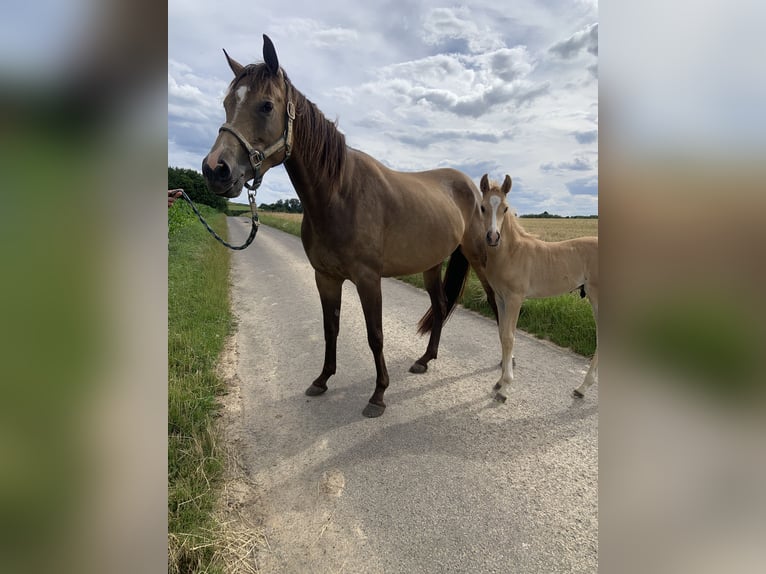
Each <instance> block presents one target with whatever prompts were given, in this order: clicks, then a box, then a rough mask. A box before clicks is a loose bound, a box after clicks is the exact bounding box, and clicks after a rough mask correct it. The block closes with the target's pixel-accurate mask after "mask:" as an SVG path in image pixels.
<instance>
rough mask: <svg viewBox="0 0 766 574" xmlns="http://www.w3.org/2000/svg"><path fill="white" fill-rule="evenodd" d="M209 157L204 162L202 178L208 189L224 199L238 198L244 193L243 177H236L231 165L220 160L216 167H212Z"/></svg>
mask: <svg viewBox="0 0 766 574" xmlns="http://www.w3.org/2000/svg"><path fill="white" fill-rule="evenodd" d="M208 157H209V156H206V157H205V159H204V160H202V176H203V177H204V178H205V183H206V184H207V188H208V189H209V190H210V191H211V192H212V193H214V194H216V195H221V196H223V197H237V196H238V195H239V194H240V193H242V185H243V184H244V178H243V177H242V175H240V176H239V177H234V174H233V173H232V169H231V167H230V166H229V164H228V163H227V162H226V161H225V160H223V159H220V158H219V159H218V161H217V163H216V165H215V167H211V166H210V164H209V163H208Z"/></svg>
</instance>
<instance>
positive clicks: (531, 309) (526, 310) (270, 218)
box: [242, 206, 598, 356]
mask: <svg viewBox="0 0 766 574" xmlns="http://www.w3.org/2000/svg"><path fill="white" fill-rule="evenodd" d="M244 207H246V206H244ZM249 213H250V211H249V209H246V210H245V211H244V212H243V213H242V214H243V215H248V214H249ZM259 217H260V219H261V222H262V223H263V224H265V225H269V226H271V227H275V228H277V229H281V230H282V231H286V232H288V233H292V234H293V235H300V222H301V220H302V217H303V216H302V215H301V214H296V213H273V212H259ZM520 222H521V225H522V226H523V227H524V228H525V229H526V230H527V231H529V232H530V233H534V234H536V235H537V236H539V237H540V238H541V239H543V240H545V241H561V240H564V239H571V238H574V237H582V236H584V235H596V236H597V235H598V219H559V218H551V219H539V218H522V219H520ZM399 279H401V280H402V281H406V282H407V283H411V284H413V285H416V286H418V287H421V288H422V287H423V281H422V277H421V275H409V276H406V277H399ZM461 303H462V304H463V306H464V307H466V308H468V309H472V310H474V311H477V312H479V313H481V314H483V315H486V316H488V317H490V316H492V311H491V309H490V307H489V304H488V303H487V299H486V295H485V293H484V290H483V289H482V287H481V284H480V283H479V280H478V279H477V278H476V276H475V275H474V274H473V272H471V276H470V277H469V279H468V282H467V284H466V288H465V291H464V292H463V299H462V301H461ZM518 327H519V329H522V330H524V331H526V332H528V333H530V334H533V335H535V336H537V337H538V338H541V339H547V340H550V341H552V342H554V343H556V344H557V345H560V346H562V347H568V348H571V349H572V350H573V351H575V352H577V353H580V354H582V355H586V356H591V355H593V353H594V351H595V345H596V324H595V321H594V320H593V314H592V311H591V308H590V304H589V303H588V301H587V299H581V298H580V296H579V295H578V294H576V293H570V294H567V295H562V296H560V297H550V298H548V299H535V300H528V301H525V302H524V305H522V307H521V313H520V314H519V322H518Z"/></svg>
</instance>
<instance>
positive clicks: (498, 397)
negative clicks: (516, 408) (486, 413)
mask: <svg viewBox="0 0 766 574" xmlns="http://www.w3.org/2000/svg"><path fill="white" fill-rule="evenodd" d="M495 400H496V401H497V402H498V403H505V401H507V400H508V397H505V396H503V395H501V394H500V393H497V394H496V395H495Z"/></svg>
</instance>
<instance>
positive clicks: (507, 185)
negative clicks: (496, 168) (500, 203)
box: [500, 174, 511, 195]
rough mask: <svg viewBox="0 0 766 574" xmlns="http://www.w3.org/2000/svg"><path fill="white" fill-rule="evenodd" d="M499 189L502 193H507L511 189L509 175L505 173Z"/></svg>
mask: <svg viewBox="0 0 766 574" xmlns="http://www.w3.org/2000/svg"><path fill="white" fill-rule="evenodd" d="M500 191H502V192H503V194H504V195H508V192H509V191H511V176H510V175H508V174H505V179H504V180H503V187H501V188H500Z"/></svg>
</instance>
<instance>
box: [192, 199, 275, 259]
mask: <svg viewBox="0 0 766 574" xmlns="http://www.w3.org/2000/svg"><path fill="white" fill-rule="evenodd" d="M181 196H182V197H183V198H184V199H185V200H186V201H187V202H188V203H189V205H191V208H192V209H193V210H194V213H196V214H197V217H199V220H200V221H201V222H202V225H204V226H205V228H206V229H207V230H208V231H209V232H210V234H211V235H212V236H213V237H215V238H216V239H217V240H218V241H220V242H221V243H222V244H223V245H225V246H226V247H228V248H229V249H233V250H235V251H240V250H242V249H244V248H245V247H247V246H248V245H250V244H251V243H252V242H253V240H254V239H255V234H256V233H258V226H260V222H259V221H258V212H257V211H256V208H255V191H249V192H248V193H247V199H248V201H249V202H250V213H251V214H252V215H251V217H250V219H251V221H252V223H253V227H252V228H251V229H250V235H249V236H248V238H247V239H246V240H245V242H244V243H243V244H242V245H232V244H231V243H228V242H227V241H225V240H224V239H223V238H222V237H221V236H220V235H218V234H217V233H216V232H215V231H213V228H212V227H210V226H209V225H208V223H207V221H205V218H204V217H202V214H201V213H200V212H199V210H198V209H197V206H195V205H194V203H193V202H192V200H191V198H190V197H189V196H188V195H186V192H185V191H182V192H181Z"/></svg>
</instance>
